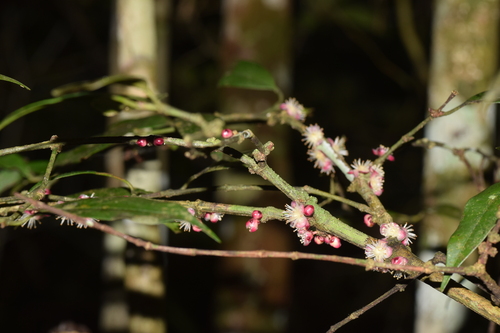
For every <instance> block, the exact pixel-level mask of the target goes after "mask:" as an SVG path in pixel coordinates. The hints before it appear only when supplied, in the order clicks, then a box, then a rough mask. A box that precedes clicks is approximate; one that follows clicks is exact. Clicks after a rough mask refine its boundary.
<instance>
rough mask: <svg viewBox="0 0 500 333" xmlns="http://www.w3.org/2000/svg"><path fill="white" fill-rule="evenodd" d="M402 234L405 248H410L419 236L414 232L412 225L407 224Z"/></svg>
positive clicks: (402, 229) (403, 227) (402, 228)
mask: <svg viewBox="0 0 500 333" xmlns="http://www.w3.org/2000/svg"><path fill="white" fill-rule="evenodd" d="M401 232H402V234H404V238H403V240H402V241H401V243H403V245H404V246H408V245H410V244H411V243H412V239H415V238H417V235H416V234H415V233H414V232H413V226H412V225H411V224H406V223H405V225H404V226H402V227H401Z"/></svg>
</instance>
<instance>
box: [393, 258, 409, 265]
mask: <svg viewBox="0 0 500 333" xmlns="http://www.w3.org/2000/svg"><path fill="white" fill-rule="evenodd" d="M391 263H393V264H394V265H402V266H404V265H406V264H407V263H408V259H406V258H405V257H394V258H392V259H391Z"/></svg>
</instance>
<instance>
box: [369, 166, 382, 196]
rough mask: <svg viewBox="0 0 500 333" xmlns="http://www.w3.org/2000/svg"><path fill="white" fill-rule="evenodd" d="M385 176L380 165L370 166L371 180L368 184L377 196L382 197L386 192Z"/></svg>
mask: <svg viewBox="0 0 500 333" xmlns="http://www.w3.org/2000/svg"><path fill="white" fill-rule="evenodd" d="M384 174H385V173H384V169H382V167H381V166H380V165H372V166H370V180H369V182H368V184H369V185H370V188H371V189H372V190H373V193H375V195H377V196H380V195H381V194H382V192H383V191H384V188H383V187H384Z"/></svg>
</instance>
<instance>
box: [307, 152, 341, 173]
mask: <svg viewBox="0 0 500 333" xmlns="http://www.w3.org/2000/svg"><path fill="white" fill-rule="evenodd" d="M308 154H309V160H310V161H314V167H315V168H318V169H320V170H321V172H322V173H326V174H327V175H329V174H330V173H332V172H335V169H334V168H333V162H332V160H330V159H329V158H328V157H327V156H326V155H325V154H324V153H323V152H322V151H320V150H319V149H314V148H313V149H311V150H309V151H308Z"/></svg>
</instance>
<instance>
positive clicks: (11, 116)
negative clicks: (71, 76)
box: [0, 93, 88, 130]
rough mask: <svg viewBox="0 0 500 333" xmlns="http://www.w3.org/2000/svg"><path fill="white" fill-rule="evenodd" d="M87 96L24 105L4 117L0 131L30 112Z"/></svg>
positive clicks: (79, 94)
mask: <svg viewBox="0 0 500 333" xmlns="http://www.w3.org/2000/svg"><path fill="white" fill-rule="evenodd" d="M87 94H88V93H75V94H69V95H65V96H62V97H56V98H49V99H44V100H42V101H38V102H34V103H31V104H28V105H25V106H23V107H22V108H19V109H17V110H15V111H13V112H12V113H10V114H9V115H8V116H7V117H5V118H4V119H3V120H2V121H1V122H0V130H2V129H3V128H4V127H5V126H7V125H9V124H10V123H12V122H14V121H16V120H17V119H19V118H21V117H24V116H26V115H28V114H30V113H32V112H35V111H38V110H41V109H43V108H45V107H46V106H47V105H52V104H57V103H61V102H62V101H64V100H66V99H70V98H77V97H81V96H85V95H87Z"/></svg>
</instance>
